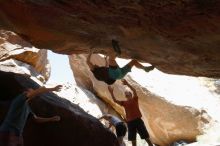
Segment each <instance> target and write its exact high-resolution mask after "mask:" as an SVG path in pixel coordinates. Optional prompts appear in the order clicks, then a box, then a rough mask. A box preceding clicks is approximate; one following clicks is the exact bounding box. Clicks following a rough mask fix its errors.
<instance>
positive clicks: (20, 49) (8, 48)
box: [0, 30, 50, 82]
mask: <svg viewBox="0 0 220 146" xmlns="http://www.w3.org/2000/svg"><path fill="white" fill-rule="evenodd" d="M9 59H14V60H17V61H20V62H23V63H26V64H29V65H30V66H32V67H33V68H34V69H35V70H36V71H37V72H38V73H40V74H41V75H42V76H43V78H42V80H41V81H44V82H45V81H47V80H48V78H49V76H50V64H49V61H48V59H47V50H43V49H42V50H40V49H37V48H35V47H34V46H33V45H31V44H30V43H29V42H27V41H25V40H24V39H22V38H21V37H19V36H18V35H17V34H15V33H13V32H10V31H4V30H0V62H2V61H6V60H9Z"/></svg>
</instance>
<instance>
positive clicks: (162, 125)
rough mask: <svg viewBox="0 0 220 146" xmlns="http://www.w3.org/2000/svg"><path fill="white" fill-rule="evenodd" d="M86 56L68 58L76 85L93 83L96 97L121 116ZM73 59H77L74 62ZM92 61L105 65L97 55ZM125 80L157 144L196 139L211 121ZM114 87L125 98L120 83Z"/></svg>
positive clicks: (194, 110) (202, 113) (120, 97)
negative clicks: (132, 90)
mask: <svg viewBox="0 0 220 146" xmlns="http://www.w3.org/2000/svg"><path fill="white" fill-rule="evenodd" d="M86 57H87V56H86V55H71V56H70V57H69V58H70V63H71V67H72V70H73V72H74V75H75V78H76V79H77V80H76V81H77V83H78V84H79V85H83V84H85V83H87V84H86V85H84V87H87V86H88V87H89V86H90V85H92V87H91V86H90V87H89V89H90V88H93V90H94V92H95V93H96V94H97V95H98V96H99V97H101V98H102V99H103V100H104V101H105V102H107V103H109V104H110V105H112V107H113V108H114V109H115V110H116V111H118V112H119V113H120V114H121V115H122V116H125V113H124V110H123V108H122V107H121V106H119V105H117V104H115V103H114V102H113V101H112V99H111V97H110V94H109V92H108V88H107V85H106V84H105V83H104V82H100V81H98V80H96V79H95V78H94V76H93V75H92V73H91V72H90V71H89V68H88V66H87V65H86ZM76 58H77V62H75V60H76ZM92 62H93V63H94V64H97V65H100V66H102V65H104V59H103V58H102V57H100V56H99V55H93V56H92ZM127 80H128V81H129V82H130V83H131V84H132V86H133V87H134V88H135V89H136V91H137V94H138V96H139V104H140V109H141V111H142V114H143V119H144V121H145V124H146V126H147V129H148V130H149V132H150V136H151V139H152V140H153V142H155V143H157V144H160V145H162V146H166V145H169V144H171V143H172V142H174V141H178V140H186V141H189V142H190V141H195V140H196V136H197V135H200V134H202V132H203V130H202V129H203V128H204V125H206V124H208V123H209V122H210V121H211V118H210V117H209V116H208V115H207V113H206V111H200V110H197V109H195V108H193V107H189V106H179V105H175V104H173V103H171V102H168V101H167V100H166V99H165V98H162V97H159V96H157V95H155V94H152V93H151V92H150V91H148V90H147V89H146V88H143V87H142V86H141V85H139V84H138V83H136V82H135V81H134V80H132V79H131V78H129V77H127ZM113 86H114V89H115V90H114V94H115V96H116V97H117V98H118V99H119V100H125V98H124V95H123V92H122V91H123V89H124V87H123V86H122V84H121V82H120V81H116V83H115V84H114V85H113ZM198 102H199V101H198Z"/></svg>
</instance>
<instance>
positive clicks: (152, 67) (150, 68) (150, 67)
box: [144, 65, 154, 72]
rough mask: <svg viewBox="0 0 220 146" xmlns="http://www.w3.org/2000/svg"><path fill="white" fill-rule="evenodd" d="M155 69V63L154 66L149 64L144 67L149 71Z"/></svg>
mask: <svg viewBox="0 0 220 146" xmlns="http://www.w3.org/2000/svg"><path fill="white" fill-rule="evenodd" d="M153 69H154V66H153V65H152V66H147V67H145V68H144V71H146V72H149V71H151V70H153Z"/></svg>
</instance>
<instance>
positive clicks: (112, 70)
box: [108, 65, 131, 80]
mask: <svg viewBox="0 0 220 146" xmlns="http://www.w3.org/2000/svg"><path fill="white" fill-rule="evenodd" d="M130 71H131V67H130V66H129V65H125V66H124V67H122V68H120V67H112V66H109V70H108V73H109V77H110V78H111V79H114V80H118V79H123V78H124V76H125V75H126V74H127V73H128V72H130Z"/></svg>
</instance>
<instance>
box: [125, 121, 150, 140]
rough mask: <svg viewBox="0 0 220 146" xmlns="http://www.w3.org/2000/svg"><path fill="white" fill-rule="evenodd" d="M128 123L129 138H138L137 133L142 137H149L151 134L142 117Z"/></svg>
mask: <svg viewBox="0 0 220 146" xmlns="http://www.w3.org/2000/svg"><path fill="white" fill-rule="evenodd" d="M127 124H128V140H130V141H134V140H136V135H137V133H138V134H139V135H140V137H141V139H148V138H149V134H148V131H147V129H146V127H145V125H144V122H143V120H142V119H141V118H137V119H135V120H132V121H129V122H127Z"/></svg>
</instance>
